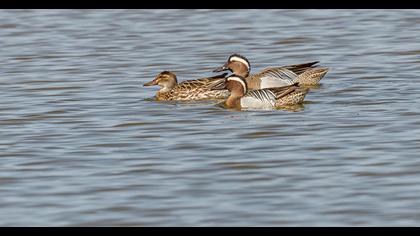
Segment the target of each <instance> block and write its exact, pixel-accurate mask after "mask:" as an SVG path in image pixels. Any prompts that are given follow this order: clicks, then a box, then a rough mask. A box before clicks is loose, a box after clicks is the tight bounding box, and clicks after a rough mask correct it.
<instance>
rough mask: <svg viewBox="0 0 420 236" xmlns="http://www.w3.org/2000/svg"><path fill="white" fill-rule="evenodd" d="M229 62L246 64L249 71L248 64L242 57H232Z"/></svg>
mask: <svg viewBox="0 0 420 236" xmlns="http://www.w3.org/2000/svg"><path fill="white" fill-rule="evenodd" d="M229 61H239V62H241V63H243V64H245V65H246V67H248V69H249V64H248V62H247V61H246V60H244V59H243V58H240V57H231V58H230V60H229Z"/></svg>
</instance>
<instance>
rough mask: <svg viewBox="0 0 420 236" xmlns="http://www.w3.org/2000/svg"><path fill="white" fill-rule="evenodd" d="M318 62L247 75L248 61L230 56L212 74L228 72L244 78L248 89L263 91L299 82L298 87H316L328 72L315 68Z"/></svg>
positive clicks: (270, 69)
mask: <svg viewBox="0 0 420 236" xmlns="http://www.w3.org/2000/svg"><path fill="white" fill-rule="evenodd" d="M317 63H319V61H314V62H309V63H304V64H296V65H287V66H281V67H270V68H267V69H264V70H262V71H261V72H259V73H256V74H251V75H250V74H249V73H250V71H251V64H250V63H249V61H248V59H247V58H246V57H244V56H241V55H239V54H233V55H231V56H230V57H229V58H228V60H227V62H226V63H225V64H224V65H223V66H222V67H220V68H217V69H215V70H214V71H213V72H220V71H226V70H229V71H231V72H232V73H233V74H235V75H240V76H242V77H244V78H245V80H246V82H247V84H248V88H249V89H264V88H273V87H280V86H285V85H291V84H293V83H296V82H299V84H300V85H316V84H318V83H319V81H320V80H321V79H322V78H323V77H324V76H325V74H326V73H327V72H328V70H329V69H328V68H321V67H317V65H316V64H317Z"/></svg>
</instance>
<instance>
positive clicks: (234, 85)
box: [211, 75, 309, 109]
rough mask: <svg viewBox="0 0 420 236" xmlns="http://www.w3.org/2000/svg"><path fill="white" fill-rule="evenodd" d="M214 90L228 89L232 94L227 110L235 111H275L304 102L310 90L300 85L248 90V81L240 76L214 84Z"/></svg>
mask: <svg viewBox="0 0 420 236" xmlns="http://www.w3.org/2000/svg"><path fill="white" fill-rule="evenodd" d="M211 89H212V90H224V89H227V90H229V92H230V95H229V97H228V99H227V100H226V101H225V105H226V107H227V108H234V109H274V108H279V107H283V106H288V105H296V104H300V103H302V102H303V100H304V98H305V96H306V94H307V93H308V91H309V89H308V88H303V87H301V86H299V83H294V84H292V85H287V86H283V87H277V88H266V89H259V90H248V86H247V82H246V80H245V79H244V78H243V77H242V76H239V75H231V76H229V77H227V78H226V79H225V80H224V81H221V82H218V83H216V84H214V85H213V86H212V88H211Z"/></svg>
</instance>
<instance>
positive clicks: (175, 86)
mask: <svg viewBox="0 0 420 236" xmlns="http://www.w3.org/2000/svg"><path fill="white" fill-rule="evenodd" d="M226 75H227V73H224V74H221V75H216V76H213V77H208V78H201V79H196V80H186V81H183V82H181V83H178V81H177V78H176V75H175V74H174V73H172V72H169V71H163V72H161V73H159V74H158V75H157V76H156V78H155V79H154V80H152V81H150V82H147V83H145V84H143V86H154V85H159V86H160V89H159V91H158V92H157V93H156V99H157V100H205V99H225V98H227V97H228V96H229V91H228V90H226V89H225V90H210V87H211V86H212V85H214V84H215V83H217V82H220V81H222V82H223V80H224V78H225V76H226Z"/></svg>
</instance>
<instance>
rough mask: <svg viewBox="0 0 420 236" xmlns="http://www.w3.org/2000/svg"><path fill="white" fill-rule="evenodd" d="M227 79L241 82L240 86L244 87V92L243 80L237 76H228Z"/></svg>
mask: <svg viewBox="0 0 420 236" xmlns="http://www.w3.org/2000/svg"><path fill="white" fill-rule="evenodd" d="M227 80H228V81H231V80H234V81H237V82H239V83H241V85H242V88H244V92H246V84H245V82H244V81H243V80H241V79H240V78H238V77H229V78H228V79H227Z"/></svg>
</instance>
